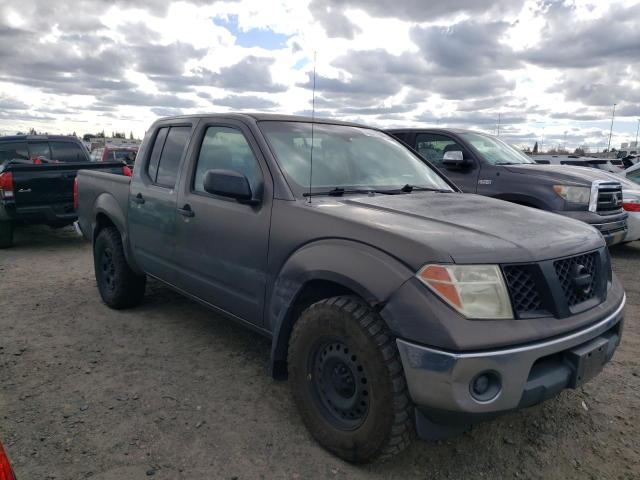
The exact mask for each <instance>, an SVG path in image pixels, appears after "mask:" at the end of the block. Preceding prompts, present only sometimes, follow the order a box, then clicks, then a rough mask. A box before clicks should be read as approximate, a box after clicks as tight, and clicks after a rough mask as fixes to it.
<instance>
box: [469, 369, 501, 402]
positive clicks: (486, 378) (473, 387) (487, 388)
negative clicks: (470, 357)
mask: <svg viewBox="0 0 640 480" xmlns="http://www.w3.org/2000/svg"><path fill="white" fill-rule="evenodd" d="M501 388H502V381H501V380H500V375H498V373H496V372H492V371H486V372H481V373H479V374H478V375H476V376H475V377H473V380H471V383H469V391H470V392H471V396H472V397H473V398H475V399H476V400H478V401H479V402H488V401H490V400H493V399H494V398H495V397H496V396H497V395H498V393H500V389H501Z"/></svg>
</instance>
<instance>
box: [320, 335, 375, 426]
mask: <svg viewBox="0 0 640 480" xmlns="http://www.w3.org/2000/svg"><path fill="white" fill-rule="evenodd" d="M311 359H312V362H311V363H312V364H311V365H310V371H309V374H311V375H312V377H313V379H314V388H315V389H314V392H315V395H316V400H317V401H319V402H320V407H321V408H324V409H325V412H326V417H327V418H328V419H330V421H331V422H332V423H333V425H334V426H335V427H336V428H339V429H341V430H354V429H356V428H358V427H359V426H360V425H362V423H363V422H364V420H365V419H366V417H367V413H368V412H369V390H368V388H369V386H368V380H367V374H366V372H365V369H364V366H363V365H362V363H361V362H359V361H358V356H357V355H356V354H355V353H354V352H353V351H351V350H350V349H349V347H348V346H347V345H345V344H344V343H343V342H342V341H340V340H331V341H324V342H318V347H317V349H316V351H315V353H314V354H312V356H311Z"/></svg>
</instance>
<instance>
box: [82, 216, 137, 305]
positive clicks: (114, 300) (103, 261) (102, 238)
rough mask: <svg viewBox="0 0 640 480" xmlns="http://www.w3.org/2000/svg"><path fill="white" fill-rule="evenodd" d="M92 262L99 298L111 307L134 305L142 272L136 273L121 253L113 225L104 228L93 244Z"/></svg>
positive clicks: (119, 239)
mask: <svg viewBox="0 0 640 480" xmlns="http://www.w3.org/2000/svg"><path fill="white" fill-rule="evenodd" d="M93 261H94V268H95V274H96V281H97V282H98V290H99V291H100V296H101V297H102V301H103V302H104V303H106V304H107V306H109V307H111V308H114V309H118V310H119V309H123V308H130V307H134V306H136V305H138V304H139V303H140V302H141V301H142V297H143V296H144V290H145V287H146V284H147V277H146V276H145V275H137V274H136V273H135V272H134V271H133V270H131V267H129V264H128V263H127V259H126V258H125V255H124V249H123V247H122V238H121V237H120V233H119V232H118V230H117V229H116V228H115V227H106V228H104V229H102V230H101V231H100V233H99V234H98V236H97V238H96V241H95V244H94V246H93Z"/></svg>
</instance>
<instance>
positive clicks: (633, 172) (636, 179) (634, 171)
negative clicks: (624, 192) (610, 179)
mask: <svg viewBox="0 0 640 480" xmlns="http://www.w3.org/2000/svg"><path fill="white" fill-rule="evenodd" d="M621 175H622V176H623V177H626V178H627V179H628V180H631V181H632V182H633V183H637V184H638V185H640V163H636V164H634V165H632V166H630V167H629V168H627V169H625V171H624V172H622V174H621Z"/></svg>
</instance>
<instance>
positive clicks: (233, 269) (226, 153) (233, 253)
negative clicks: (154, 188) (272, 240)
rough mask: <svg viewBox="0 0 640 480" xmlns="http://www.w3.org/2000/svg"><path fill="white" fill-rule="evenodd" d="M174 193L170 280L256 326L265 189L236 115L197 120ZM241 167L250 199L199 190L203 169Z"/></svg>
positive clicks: (267, 221)
mask: <svg viewBox="0 0 640 480" xmlns="http://www.w3.org/2000/svg"><path fill="white" fill-rule="evenodd" d="M194 138H195V142H196V143H195V148H193V149H192V150H191V158H190V162H189V167H188V169H187V174H186V175H185V176H184V179H183V181H182V185H181V187H180V192H179V194H178V201H177V205H178V209H177V213H176V229H177V244H176V263H177V264H178V265H179V269H178V276H177V280H176V283H177V286H178V287H179V288H181V289H182V290H184V291H187V292H189V293H191V294H193V295H194V296H196V297H198V298H199V299H201V300H204V301H205V302H206V303H208V304H210V305H213V306H215V307H217V308H219V309H221V310H223V311H224V312H226V313H230V314H232V315H234V316H236V317H238V318H240V319H242V320H245V321H247V322H249V323H252V324H254V325H258V326H260V325H261V324H262V315H263V305H264V294H265V286H266V275H267V254H268V245H269V229H270V225H271V206H272V199H273V193H272V192H273V187H272V182H271V176H270V174H269V171H268V168H267V167H266V163H265V162H264V159H263V158H262V155H261V153H260V149H259V148H258V146H257V144H256V143H255V140H254V138H253V136H252V134H251V132H250V131H249V130H248V129H247V127H246V126H244V125H243V124H242V123H240V122H236V121H231V120H229V121H216V122H207V121H202V122H201V123H200V124H199V126H198V132H197V133H196V135H195V137H194ZM214 169H221V170H232V171H234V172H238V173H242V174H243V175H245V176H246V177H247V179H248V180H249V184H250V185H251V189H252V191H253V192H254V193H255V192H260V191H261V192H262V195H261V202H260V203H258V204H257V205H249V204H243V203H239V202H238V201H236V200H234V199H231V198H227V197H222V196H217V195H213V194H211V193H208V192H206V191H205V190H204V185H203V184H204V176H205V174H206V172H207V171H209V170H214Z"/></svg>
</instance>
